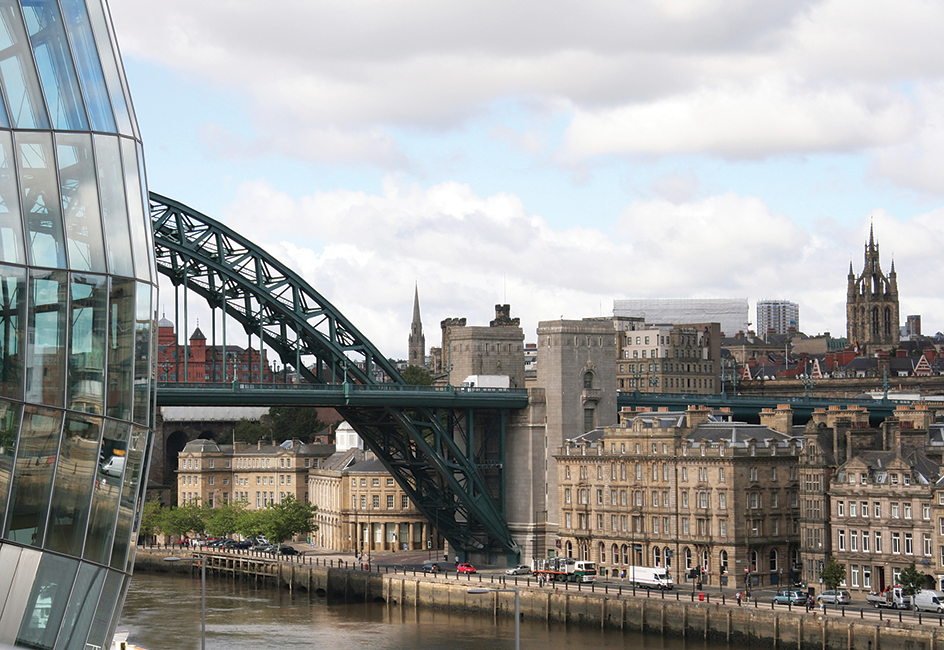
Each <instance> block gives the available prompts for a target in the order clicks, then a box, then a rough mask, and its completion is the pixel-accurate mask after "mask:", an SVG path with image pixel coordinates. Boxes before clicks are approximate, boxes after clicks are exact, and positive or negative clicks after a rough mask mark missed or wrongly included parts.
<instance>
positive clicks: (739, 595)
mask: <svg viewBox="0 0 944 650" xmlns="http://www.w3.org/2000/svg"><path fill="white" fill-rule="evenodd" d="M735 597H736V598H737V601H738V607H740V606H741V592H740V591H739V592H737V594H736V596H735Z"/></svg>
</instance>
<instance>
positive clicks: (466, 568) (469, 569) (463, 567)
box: [456, 562, 475, 573]
mask: <svg viewBox="0 0 944 650" xmlns="http://www.w3.org/2000/svg"><path fill="white" fill-rule="evenodd" d="M456 571H458V572H459V573H475V567H474V566H472V565H471V564H469V563H468V562H460V563H459V564H457V565H456Z"/></svg>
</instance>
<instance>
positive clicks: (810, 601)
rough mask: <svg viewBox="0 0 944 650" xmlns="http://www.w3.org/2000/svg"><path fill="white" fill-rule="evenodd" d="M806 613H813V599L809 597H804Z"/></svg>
mask: <svg viewBox="0 0 944 650" xmlns="http://www.w3.org/2000/svg"><path fill="white" fill-rule="evenodd" d="M806 611H808V612H810V611H813V597H812V596H810V595H807V597H806Z"/></svg>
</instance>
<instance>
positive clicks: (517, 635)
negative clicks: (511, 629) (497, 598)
mask: <svg viewBox="0 0 944 650" xmlns="http://www.w3.org/2000/svg"><path fill="white" fill-rule="evenodd" d="M490 591H494V592H496V593H506V594H510V593H514V594H515V650H521V594H520V592H519V591H518V587H517V586H516V587H515V588H514V589H486V588H485V587H479V588H473V589H468V590H467V593H470V594H487V593H488V592H490Z"/></svg>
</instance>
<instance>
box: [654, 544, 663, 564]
mask: <svg viewBox="0 0 944 650" xmlns="http://www.w3.org/2000/svg"><path fill="white" fill-rule="evenodd" d="M652 566H662V550H661V549H660V548H659V547H658V546H656V547H655V548H653V549H652Z"/></svg>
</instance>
